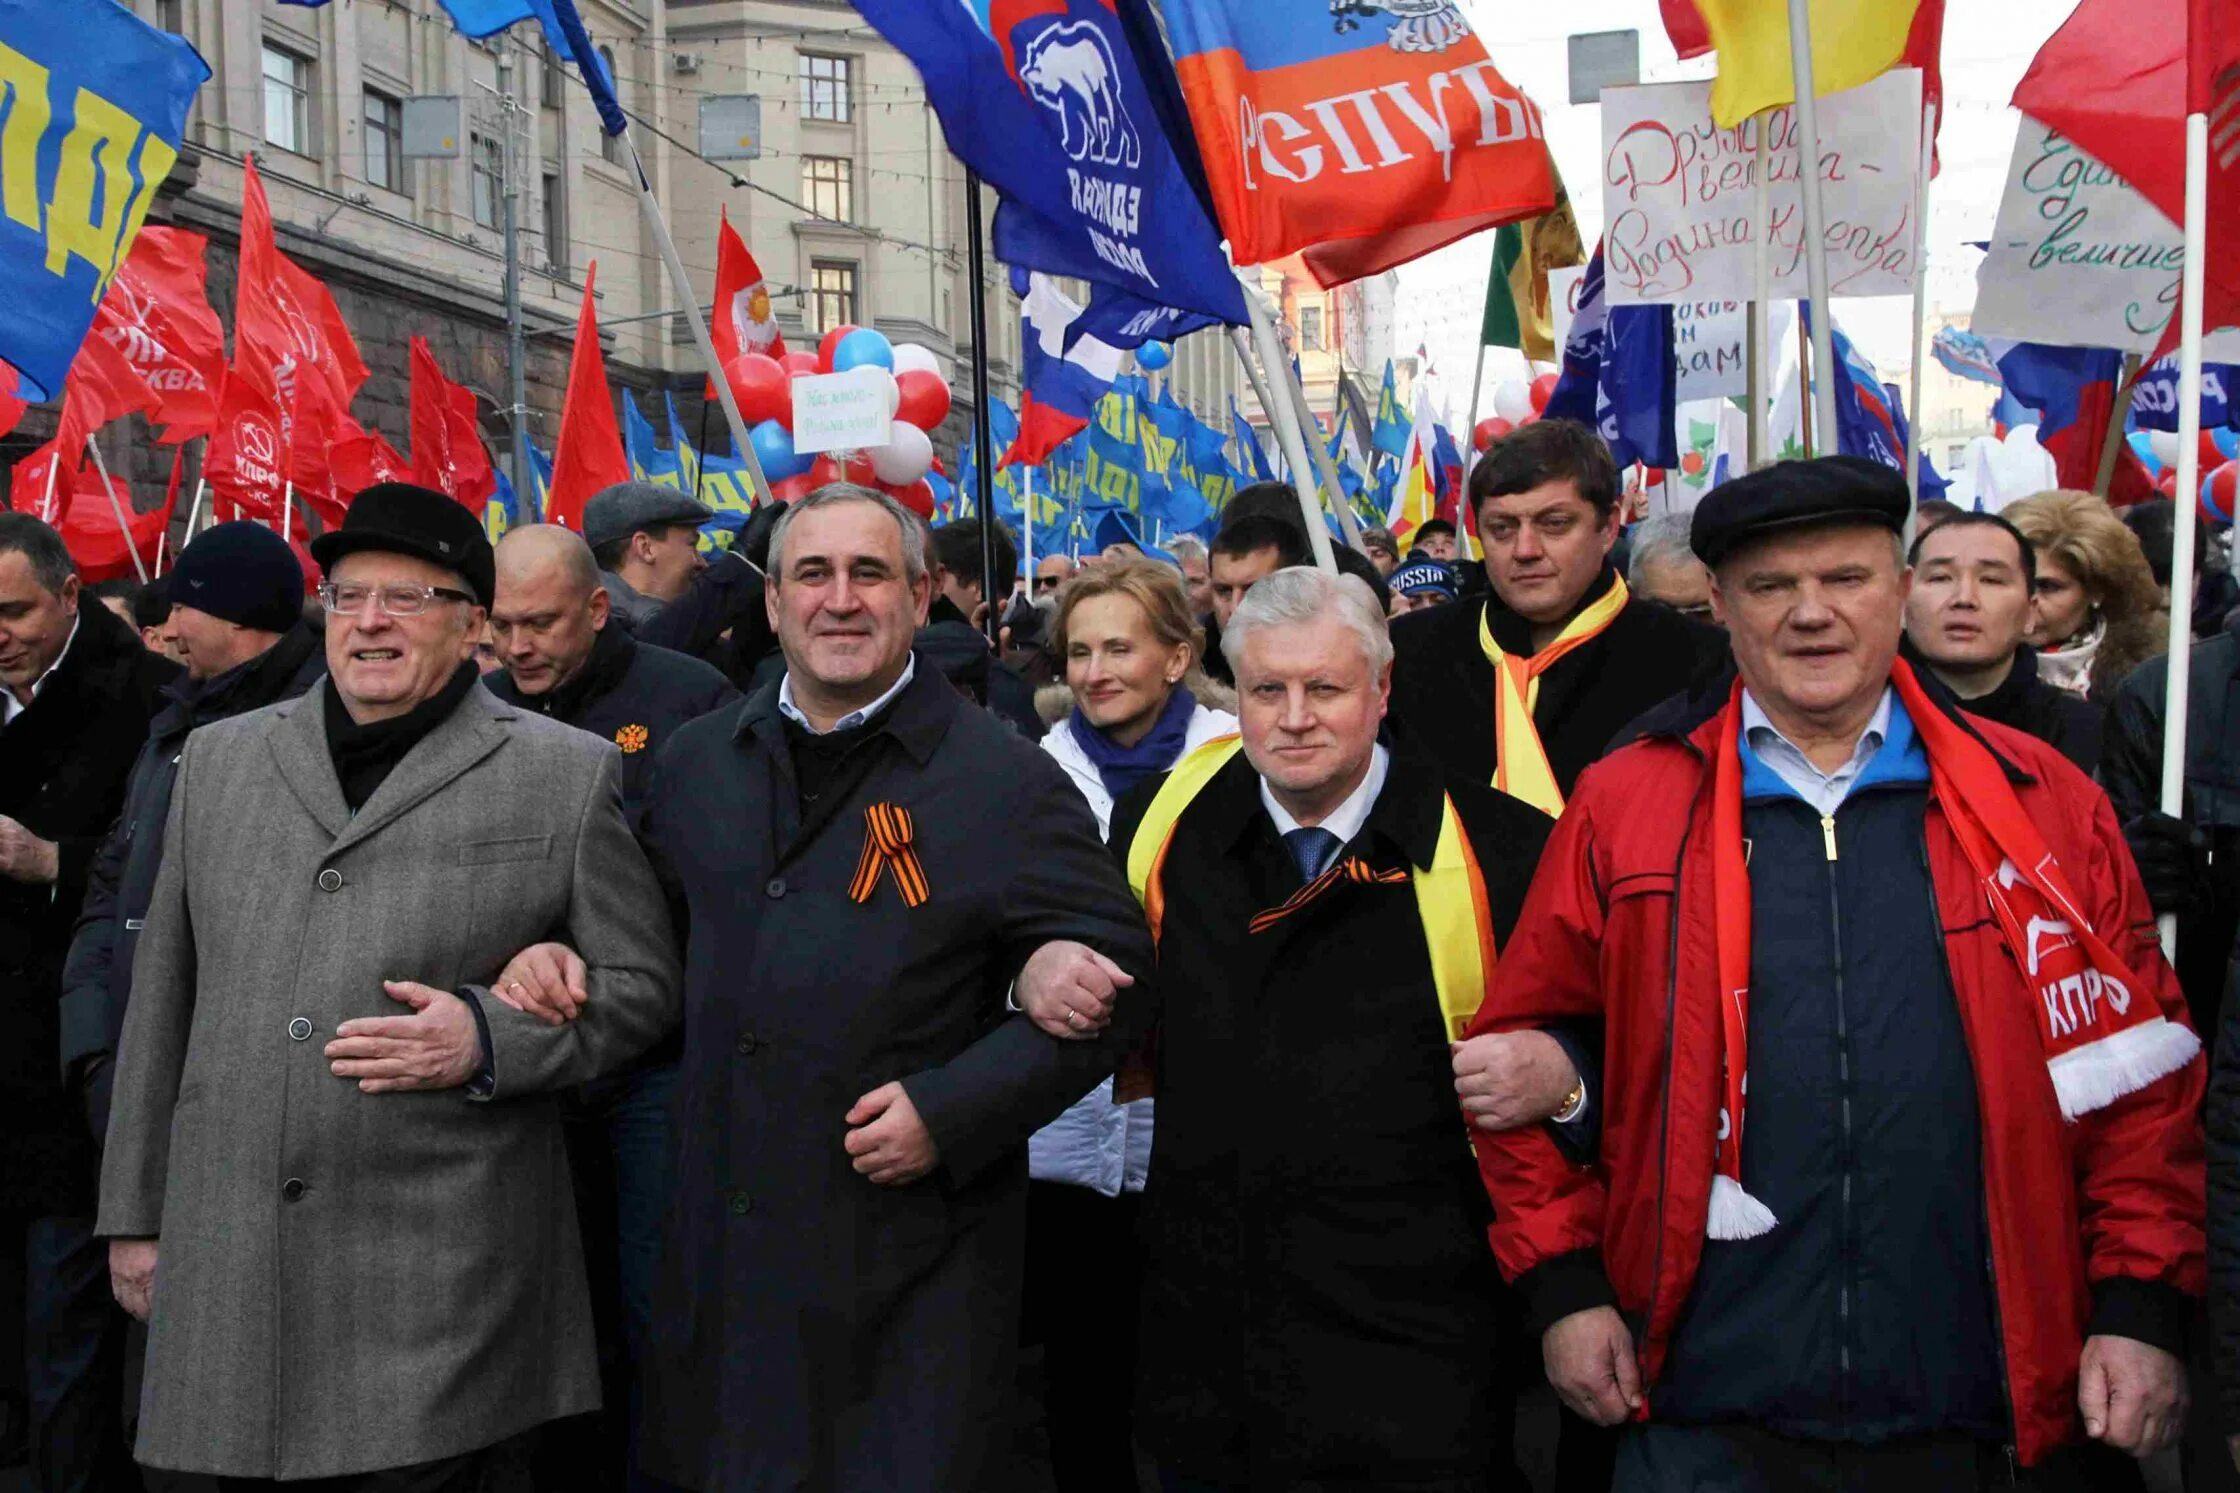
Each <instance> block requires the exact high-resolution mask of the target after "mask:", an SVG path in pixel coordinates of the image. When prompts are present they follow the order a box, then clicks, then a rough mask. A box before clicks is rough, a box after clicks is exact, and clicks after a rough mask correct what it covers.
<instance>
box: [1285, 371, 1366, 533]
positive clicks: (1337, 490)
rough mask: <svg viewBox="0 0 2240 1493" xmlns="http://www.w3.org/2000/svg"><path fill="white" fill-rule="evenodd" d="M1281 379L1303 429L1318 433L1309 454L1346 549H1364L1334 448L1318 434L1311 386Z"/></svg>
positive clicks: (1358, 524)
mask: <svg viewBox="0 0 2240 1493" xmlns="http://www.w3.org/2000/svg"><path fill="white" fill-rule="evenodd" d="M1276 377H1277V378H1280V379H1282V380H1283V382H1284V383H1285V384H1286V385H1288V386H1289V390H1290V394H1291V398H1292V401H1293V406H1294V408H1295V409H1296V411H1297V413H1298V416H1299V428H1300V429H1301V430H1303V431H1310V432H1314V434H1312V435H1311V436H1310V437H1309V439H1308V441H1307V450H1308V452H1309V453H1310V454H1311V455H1312V456H1313V457H1314V464H1315V471H1316V472H1317V473H1319V474H1320V476H1321V479H1322V490H1323V491H1324V492H1325V493H1328V494H1329V497H1330V511H1331V512H1333V513H1335V514H1337V515H1338V528H1339V529H1340V530H1341V531H1342V532H1343V533H1344V534H1345V536H1346V548H1347V549H1351V550H1358V549H1360V548H1361V520H1359V519H1358V518H1355V517H1354V514H1353V505H1352V504H1351V503H1349V502H1347V501H1346V490H1345V487H1344V485H1343V484H1342V483H1340V482H1339V481H1338V463H1337V462H1336V461H1335V460H1333V459H1332V457H1331V455H1330V448H1329V447H1328V446H1326V445H1324V444H1323V442H1322V439H1321V434H1320V432H1315V431H1314V412H1313V410H1312V409H1310V408H1309V406H1308V404H1307V386H1306V385H1305V384H1303V383H1301V382H1300V381H1299V380H1298V379H1297V378H1293V377H1289V376H1287V375H1286V374H1282V373H1279V374H1277V375H1276Z"/></svg>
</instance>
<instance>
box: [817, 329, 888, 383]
mask: <svg viewBox="0 0 2240 1493" xmlns="http://www.w3.org/2000/svg"><path fill="white" fill-rule="evenodd" d="M851 368H884V369H886V370H887V372H889V373H892V372H894V344H893V343H891V342H889V341H888V340H887V339H886V336H885V334H884V333H881V332H874V331H872V330H871V328H869V327H857V328H856V329H855V330H854V331H852V332H850V333H849V334H848V335H847V336H845V337H843V338H841V339H840V340H839V341H838V342H836V343H834V344H833V345H832V371H833V372H834V373H846V372H847V371H848V370H849V369H851Z"/></svg>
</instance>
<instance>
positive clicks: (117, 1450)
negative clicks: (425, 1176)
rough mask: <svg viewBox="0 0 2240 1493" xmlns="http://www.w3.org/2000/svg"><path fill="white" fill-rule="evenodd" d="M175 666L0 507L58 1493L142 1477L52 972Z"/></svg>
mask: <svg viewBox="0 0 2240 1493" xmlns="http://www.w3.org/2000/svg"><path fill="white" fill-rule="evenodd" d="M178 673H179V666H178V665H177V664H175V663H172V662H171V661H170V660H169V659H166V658H163V657H161V656H160V655H157V654H154V653H150V652H149V651H148V650H147V649H146V648H145V647H143V646H141V642H140V635H139V634H138V633H137V632H136V631H135V630H134V629H133V627H132V625H131V624H130V623H127V622H122V621H119V620H118V618H117V616H116V614H115V613H114V612H111V611H110V610H109V609H108V608H107V607H105V606H100V605H98V604H95V603H93V602H92V601H91V599H90V598H82V597H81V595H80V587H79V582H78V574H77V568H76V566H75V565H74V564H73V563H72V561H71V558H70V551H69V549H68V548H67V547H66V546H65V545H64V544H63V542H62V536H60V535H59V534H57V533H55V531H54V530H52V529H50V528H48V527H47V526H46V525H45V524H43V523H41V522H39V520H37V519H36V518H33V517H32V516H31V515H29V514H26V513H0V1136H5V1137H6V1143H5V1150H4V1153H0V1256H11V1255H17V1252H18V1251H19V1250H20V1251H22V1254H21V1255H20V1256H19V1257H20V1258H21V1259H22V1260H23V1266H22V1269H23V1271H24V1280H25V1293H26V1295H27V1297H28V1312H27V1313H26V1315H25V1317H24V1320H25V1322H26V1324H27V1327H28V1329H29V1330H28V1334H27V1343H26V1347H27V1354H26V1358H27V1362H26V1365H25V1372H26V1378H27V1380H28V1385H27V1388H28V1396H27V1398H28V1400H29V1403H30V1432H31V1437H30V1439H31V1446H30V1451H31V1463H32V1472H33V1478H34V1482H33V1486H35V1487H38V1488H40V1489H42V1490H56V1493H75V1490H81V1489H83V1490H89V1493H90V1490H96V1489H98V1490H103V1493H106V1490H110V1489H120V1488H128V1487H132V1486H135V1485H136V1479H137V1476H138V1474H137V1473H136V1472H135V1471H134V1469H133V1466H132V1462H131V1458H130V1456H129V1449H128V1448H127V1447H126V1446H125V1444H124V1423H123V1418H122V1415H121V1413H120V1408H119V1403H118V1401H119V1396H120V1393H121V1389H120V1383H121V1381H120V1378H119V1376H120V1374H121V1372H122V1361H123V1344H124V1334H123V1331H122V1324H121V1322H120V1321H119V1320H118V1317H117V1312H116V1309H115V1308H114V1307H113V1306H111V1305H110V1304H109V1302H108V1301H107V1300H106V1299H105V1293H104V1292H103V1290H102V1289H101V1282H103V1281H105V1280H106V1279H107V1278H108V1273H109V1251H108V1246H107V1244H106V1243H105V1242H103V1241H100V1240H97V1239H95V1238H94V1237H93V1217H92V1215H93V1203H94V1197H93V1190H94V1176H95V1173H96V1170H97V1165H96V1160H95V1156H94V1150H93V1140H92V1137H91V1136H90V1135H89V1134H88V1133H87V1130H86V1126H85V1122H84V1120H83V1119H82V1118H80V1112H79V1109H78V1106H77V1105H76V1104H75V1103H73V1102H71V1100H70V1099H69V1097H68V1095H67V1094H66V1092H65V1090H64V1086H63V1082H62V1062H61V1053H62V1039H61V1032H60V1011H61V998H62V966H63V960H64V958H65V956H67V954H68V953H69V950H70V930H71V927H72V925H73V924H74V923H75V922H76V921H77V917H78V908H79V905H80V904H81V903H82V902H83V901H84V900H85V891H86V879H87V876H88V874H89V872H90V871H91V869H92V867H93V860H94V854H95V852H96V851H97V850H98V849H99V848H100V845H101V841H102V837H103V836H104V835H106V834H107V833H108V831H109V826H110V825H111V824H112V823H113V822H114V821H115V820H116V817H117V813H118V810H119V809H120V808H121V807H122V806H123V803H124V793H125V784H126V781H127V779H128V778H129V777H130V775H131V772H132V763H133V759H134V758H135V757H137V756H138V755H139V752H140V746H141V743H142V742H144V741H145V740H147V736H148V722H149V721H150V719H152V718H153V717H154V715H155V714H156V712H157V711H158V710H160V709H161V708H162V707H163V704H164V696H163V693H162V691H163V687H164V686H165V685H166V684H168V683H170V682H171V681H172V680H173V679H174V678H176V677H177V676H178ZM10 1274H13V1272H12V1271H6V1272H0V1275H10ZM17 1310H19V1307H18V1304H17V1303H15V1302H13V1301H0V1311H7V1312H10V1313H13V1312H15V1311H17ZM9 1377H13V1376H12V1375H11V1376H9ZM0 1382H5V1381H4V1380H0Z"/></svg>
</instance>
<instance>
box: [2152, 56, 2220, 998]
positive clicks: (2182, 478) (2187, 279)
mask: <svg viewBox="0 0 2240 1493" xmlns="http://www.w3.org/2000/svg"><path fill="white" fill-rule="evenodd" d="M2196 42H2197V44H2198V42H2199V39H2198V38H2196ZM2185 207H2186V222H2185V231H2186V232H2185V243H2186V263H2185V274H2184V285H2185V289H2184V291H2183V292H2182V298H2181V299H2180V301H2179V304H2178V495H2177V496H2178V500H2177V503H2176V504H2175V505H2174V506H2175V507H2176V508H2177V527H2176V530H2175V532H2173V533H2172V534H2171V536H2170V667H2169V668H2167V669H2165V670H2164V671H2163V676H2164V679H2163V694H2162V812H2163V813H2165V814H2169V815H2171V816H2173V817H2175V816H2178V815H2181V814H2183V813H2184V812H2185V787H2186V705H2187V700H2186V686H2187V684H2188V683H2189V682H2190V681H2189V678H2188V676H2189V675H2190V674H2191V673H2192V670H2191V669H2190V668H2189V667H2188V666H2187V665H2188V661H2189V655H2190V654H2191V652H2192V648H2193V547H2194V538H2195V535H2194V530H2195V526H2196V525H2197V524H2198V523H2199V522H2200V518H2199V510H2200V497H2199V495H2200V492H2201V332H2202V307H2201V298H2202V296H2203V294H2204V293H2205V292H2206V289H2207V285H2206V277H2205V273H2204V261H2205V260H2206V259H2207V258H2208V253H2207V249H2208V242H2209V116H2208V115H2206V114H2188V115H2187V116H2186V202H2185ZM2156 921H2157V923H2158V924H2159V926H2160V928H2161V931H2162V952H2163V954H2164V956H2165V957H2166V958H2170V959H2176V958H2177V957H2178V920H2177V919H2176V918H2175V917H2173V916H2171V915H2170V914H2168V913H2164V914H2163V915H2162V916H2161V917H2160V918H2158V919H2157V920H2156Z"/></svg>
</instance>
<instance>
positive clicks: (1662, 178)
mask: <svg viewBox="0 0 2240 1493" xmlns="http://www.w3.org/2000/svg"><path fill="white" fill-rule="evenodd" d="M1819 127H1820V164H1819V171H1820V181H1821V196H1822V201H1823V202H1824V204H1825V206H1826V222H1825V225H1824V227H1825V233H1824V234H1823V241H1824V243H1825V246H1826V253H1827V262H1828V283H1829V290H1830V292H1831V293H1832V294H1835V295H1844V296H1875V295H1911V294H1912V293H1913V271H1914V250H1913V198H1914V178H1915V175H1916V173H1917V171H1918V169H1919V164H1918V157H1919V149H1918V142H1919V140H1920V137H1921V74H1920V72H1919V71H1918V70H1916V69H1913V68H1898V69H1895V70H1893V71H1891V72H1887V73H1884V74H1883V75H1882V76H1881V77H1879V78H1876V79H1875V80H1874V81H1873V82H1871V83H1867V84H1863V85H1861V86H1860V87H1858V88H1853V89H1849V90H1847V91H1845V92H1843V93H1836V94H1830V95H1828V96H1827V97H1826V98H1823V99H1821V100H1820V113H1819ZM1761 128H1763V129H1765V130H1766V131H1767V137H1766V138H1767V141H1768V148H1767V179H1768V182H1769V184H1770V189H1769V191H1768V194H1767V195H1768V199H1769V200H1768V204H1767V207H1768V225H1769V227H1768V231H1767V239H1768V243H1769V244H1770V246H1771V253H1772V259H1771V270H1772V275H1773V293H1774V295H1775V296H1777V297H1784V298H1790V299H1794V298H1796V297H1799V296H1802V295H1804V294H1806V293H1807V285H1806V273H1805V249H1804V205H1803V200H1802V197H1801V194H1800V193H1799V190H1798V184H1799V175H1800V168H1799V156H1800V151H1799V148H1798V138H1797V137H1798V131H1797V126H1796V121H1795V119H1794V117H1793V116H1792V114H1791V112H1790V110H1789V109H1787V108H1780V109H1775V110H1773V111H1772V112H1771V113H1769V114H1766V115H1763V116H1760V117H1758V118H1753V119H1747V120H1744V121H1743V122H1742V123H1741V124H1740V125H1738V126H1737V127H1736V128H1734V129H1731V130H1723V129H1720V128H1719V127H1718V126H1717V125H1716V124H1714V123H1713V122H1712V119H1711V84H1710V83H1709V82H1697V83H1660V84H1656V85H1654V86H1650V87H1644V88H1611V89H1606V90H1605V91H1604V92H1603V95H1602V140H1603V152H1602V153H1603V163H1602V211H1603V222H1604V224H1605V225H1606V226H1605V228H1604V230H1603V271H1604V274H1605V276H1606V277H1607V279H1608V283H1609V294H1610V301H1611V304H1612V305H1617V306H1639V305H1645V304H1651V303H1662V302H1667V301H1674V302H1677V301H1744V300H1747V299H1749V297H1750V295H1751V293H1752V272H1753V263H1754V260H1753V256H1754V254H1755V252H1756V250H1755V245H1756V243H1757V236H1758V232H1759V228H1758V225H1757V224H1756V223H1755V221H1754V220H1755V218H1756V216H1757V150H1758V131H1759V130H1760V129H1761ZM1683 397H1685V396H1683Z"/></svg>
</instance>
